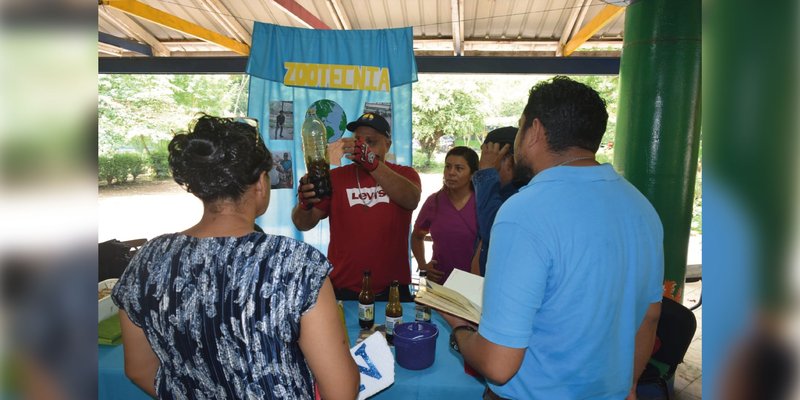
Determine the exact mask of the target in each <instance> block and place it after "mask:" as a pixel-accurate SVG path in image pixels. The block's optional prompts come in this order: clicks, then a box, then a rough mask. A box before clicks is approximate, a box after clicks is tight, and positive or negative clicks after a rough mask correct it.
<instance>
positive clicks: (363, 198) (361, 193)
mask: <svg viewBox="0 0 800 400" xmlns="http://www.w3.org/2000/svg"><path fill="white" fill-rule="evenodd" d="M347 202H348V203H350V207H353V206H355V205H365V206H367V207H372V206H374V205H376V204H378V203H388V202H389V195H387V194H386V192H385V191H384V190H383V188H382V187H380V186H375V187H365V188H352V189H347Z"/></svg>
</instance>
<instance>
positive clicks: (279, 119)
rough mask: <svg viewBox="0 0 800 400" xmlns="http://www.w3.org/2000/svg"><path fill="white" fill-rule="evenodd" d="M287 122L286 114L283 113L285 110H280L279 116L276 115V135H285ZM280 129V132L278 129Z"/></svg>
mask: <svg viewBox="0 0 800 400" xmlns="http://www.w3.org/2000/svg"><path fill="white" fill-rule="evenodd" d="M284 122H286V116H285V115H283V110H281V111H278V116H277V117H275V137H276V138H279V137H283V123H284ZM279 129H280V133H278V130H279Z"/></svg>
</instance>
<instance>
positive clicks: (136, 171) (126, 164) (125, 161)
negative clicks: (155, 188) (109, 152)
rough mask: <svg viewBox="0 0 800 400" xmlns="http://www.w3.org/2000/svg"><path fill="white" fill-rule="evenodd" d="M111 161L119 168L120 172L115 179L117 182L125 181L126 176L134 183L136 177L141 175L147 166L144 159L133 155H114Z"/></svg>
mask: <svg viewBox="0 0 800 400" xmlns="http://www.w3.org/2000/svg"><path fill="white" fill-rule="evenodd" d="M111 159H112V160H113V162H114V163H115V164H118V165H119V166H120V171H121V172H120V175H118V177H117V182H125V181H127V180H128V175H130V176H132V177H133V181H134V182H136V177H138V176H139V175H141V174H143V173H144V172H145V168H146V166H147V165H146V164H145V160H144V158H142V156H140V155H138V154H135V153H122V154H114V155H113V156H112V157H111ZM123 171H124V172H123Z"/></svg>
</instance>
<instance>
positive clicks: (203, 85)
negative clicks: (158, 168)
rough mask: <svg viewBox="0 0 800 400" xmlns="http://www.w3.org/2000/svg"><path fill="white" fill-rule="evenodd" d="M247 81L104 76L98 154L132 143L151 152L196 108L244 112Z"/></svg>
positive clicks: (226, 77)
mask: <svg viewBox="0 0 800 400" xmlns="http://www.w3.org/2000/svg"><path fill="white" fill-rule="evenodd" d="M247 81H248V79H247V77H246V75H100V76H99V79H98V124H99V126H98V128H99V132H98V147H99V153H100V154H104V155H111V154H113V153H115V152H119V150H120V149H121V148H125V147H129V148H134V149H136V150H138V151H140V152H143V153H144V154H146V155H147V154H148V153H149V152H150V151H151V150H152V149H153V148H154V147H155V145H156V144H157V143H158V142H160V141H163V140H169V139H171V138H172V135H173V132H176V131H181V130H185V129H186V127H187V126H188V123H189V121H191V120H192V119H193V118H195V116H196V115H197V113H198V112H206V113H208V114H212V115H225V116H229V115H242V114H244V112H245V111H244V110H246V107H247V93H246V89H247Z"/></svg>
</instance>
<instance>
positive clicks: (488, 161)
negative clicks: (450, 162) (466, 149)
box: [472, 126, 531, 276]
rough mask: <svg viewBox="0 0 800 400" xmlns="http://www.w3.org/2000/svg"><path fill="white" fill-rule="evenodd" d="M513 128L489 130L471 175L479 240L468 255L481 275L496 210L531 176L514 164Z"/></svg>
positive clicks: (515, 130)
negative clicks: (471, 254)
mask: <svg viewBox="0 0 800 400" xmlns="http://www.w3.org/2000/svg"><path fill="white" fill-rule="evenodd" d="M517 130H518V129H517V128H515V127H513V126H506V127H503V128H497V129H495V130H493V131H491V132H489V134H488V135H486V140H484V141H483V145H481V158H480V161H479V164H478V171H476V172H475V174H473V175H472V185H473V186H474V187H475V201H476V203H475V208H476V210H477V213H478V240H479V242H478V245H477V246H476V247H475V257H473V259H472V272H473V273H476V274H477V273H480V275H481V276H483V275H485V273H486V255H487V253H488V250H489V235H490V232H491V230H492V224H493V223H494V217H495V215H497V210H499V209H500V206H501V205H503V203H504V202H505V201H506V200H507V199H508V198H509V197H511V196H512V195H513V194H515V193H517V189H519V188H520V187H522V186H525V185H526V184H527V183H528V181H530V179H531V177H530V174H529V173H526V172H525V171H523V170H520V169H518V168H515V164H514V138H515V137H516V136H517Z"/></svg>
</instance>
